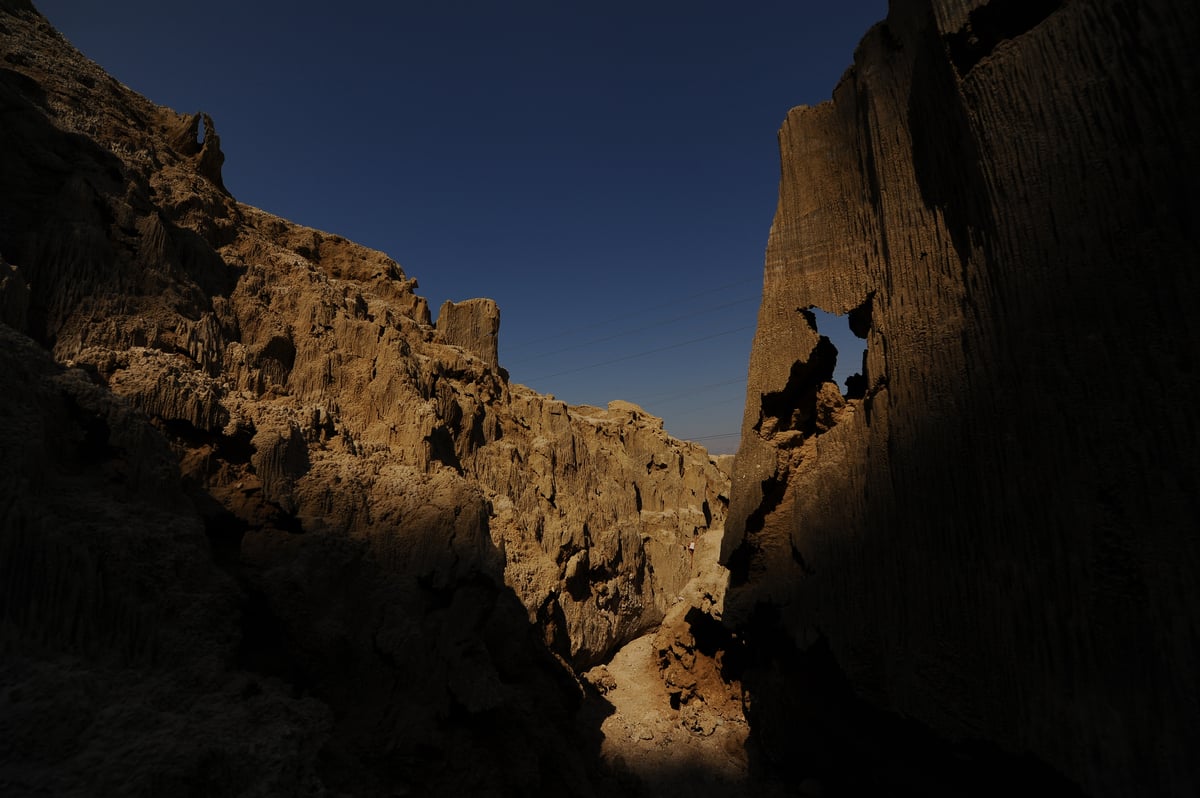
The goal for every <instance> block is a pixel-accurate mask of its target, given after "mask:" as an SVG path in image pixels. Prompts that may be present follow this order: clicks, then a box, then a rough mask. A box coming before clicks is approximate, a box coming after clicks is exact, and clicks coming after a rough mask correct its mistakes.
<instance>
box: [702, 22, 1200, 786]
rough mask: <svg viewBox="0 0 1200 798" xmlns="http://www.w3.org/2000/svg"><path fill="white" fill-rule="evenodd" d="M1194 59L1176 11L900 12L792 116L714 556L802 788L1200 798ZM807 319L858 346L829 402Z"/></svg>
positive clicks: (760, 699)
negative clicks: (723, 533) (816, 99)
mask: <svg viewBox="0 0 1200 798" xmlns="http://www.w3.org/2000/svg"><path fill="white" fill-rule="evenodd" d="M1198 33H1200V25H1198V14H1197V11H1196V6H1195V5H1194V4H1187V3H1175V2H1165V1H1163V0H1157V1H1151V2H1138V3H1133V2H1121V1H1119V0H1096V1H1095V2H1063V3H1059V2H1045V3H1019V2H1015V0H991V2H982V1H981V0H972V1H970V2H967V1H964V2H952V1H949V0H903V1H901V0H896V2H893V3H892V4H891V12H890V14H889V16H888V19H887V21H886V22H884V23H882V24H880V25H878V26H876V27H875V28H874V29H873V30H872V31H871V32H870V33H869V34H868V35H867V37H866V38H865V39H864V40H863V42H862V44H861V45H860V47H859V50H858V51H857V53H856V56H855V63H854V66H853V68H852V69H851V70H849V71H848V72H847V73H846V75H845V77H844V78H843V80H842V81H841V83H840V84H839V85H838V87H837V89H836V91H835V93H834V96H833V100H832V102H828V103H824V104H822V105H820V106H817V107H812V108H809V107H804V108H797V109H794V110H793V111H792V112H791V113H790V114H789V115H788V117H787V120H786V121H785V123H784V126H783V129H782V130H781V132H780V149H781V154H782V161H783V175H782V181H781V184H780V197H779V206H778V211H777V213H776V217H775V221H774V225H773V227H772V230H771V236H770V242H769V246H768V251H767V258H766V274H765V280H764V297H763V303H762V307H761V310H760V313H759V322H758V332H757V335H756V338H755V343H754V348H753V352H752V356H751V364H750V384H749V387H748V391H747V403H746V414H745V419H744V424H743V430H742V444H741V450H740V451H739V454H738V459H737V462H736V465H735V467H734V472H735V475H736V476H735V482H734V489H733V490H734V495H733V505H732V508H731V517H730V521H729V524H728V525H727V537H726V541H725V550H724V557H725V558H726V560H727V561H728V562H729V563H730V567H731V569H732V571H733V583H734V584H733V588H732V589H731V593H730V597H729V600H728V606H727V608H726V609H727V616H728V617H729V618H730V619H731V620H732V622H733V623H734V624H735V625H736V626H738V627H739V628H740V629H741V630H742V631H743V632H744V634H745V636H746V637H747V638H750V639H751V641H752V642H751V646H752V648H754V649H755V652H756V653H755V654H753V655H752V659H753V660H754V661H755V662H756V664H755V665H754V666H753V667H752V668H751V669H750V671H748V672H747V673H746V674H745V679H746V683H747V685H748V689H749V690H750V692H751V694H752V695H757V699H756V700H754V701H753V703H752V707H754V712H753V713H752V716H751V721H752V724H753V727H754V729H755V731H756V733H757V735H758V736H759V737H760V739H761V740H762V741H763V742H764V744H765V745H767V747H768V748H769V749H770V750H771V751H772V752H773V754H774V757H775V759H776V761H778V762H781V763H784V762H787V763H790V765H791V766H792V767H794V768H795V770H796V772H797V773H808V774H818V775H820V776H821V777H822V778H825V779H827V780H829V782H830V783H831V784H833V783H837V784H841V785H842V786H843V788H845V789H862V790H864V791H866V792H871V791H873V790H876V789H879V786H880V785H881V784H891V785H892V786H891V787H890V788H889V789H891V790H893V791H900V792H906V791H907V792H911V793H914V794H930V793H936V792H938V791H939V790H942V791H945V792H947V793H959V792H961V789H962V786H961V784H960V783H957V782H954V781H953V779H952V778H951V775H949V771H951V770H953V769H954V767H956V766H955V765H954V764H953V762H951V761H950V760H952V759H953V758H954V757H960V758H961V762H960V764H961V767H962V768H964V769H965V770H964V772H967V773H969V772H972V771H973V772H974V774H975V776H976V777H977V779H978V781H977V783H975V784H974V785H973V786H972V787H971V788H970V790H969V791H970V792H973V793H974V794H982V793H986V792H989V791H994V792H997V793H1001V794H1011V793H1012V792H1014V791H1015V792H1018V793H1019V792H1021V791H1023V790H1025V789H1027V788H1028V785H1027V784H1024V782H1022V781H1021V779H1023V778H1025V776H1022V775H1020V772H1021V770H1020V769H1021V766H1022V763H1024V764H1029V765H1030V767H1031V770H1030V772H1029V773H1028V774H1026V775H1027V776H1028V778H1029V779H1030V780H1031V781H1035V782H1036V781H1038V780H1039V779H1040V780H1042V781H1043V783H1045V782H1046V781H1052V780H1053V778H1054V777H1053V775H1052V774H1051V773H1050V772H1049V771H1039V770H1038V768H1037V767H1035V766H1034V765H1033V764H1032V763H1033V761H1034V760H1036V761H1037V762H1040V763H1042V764H1043V765H1045V766H1048V768H1049V769H1050V770H1052V771H1057V772H1058V773H1059V774H1062V775H1063V776H1065V777H1066V779H1067V780H1068V781H1070V782H1073V783H1074V784H1075V785H1076V786H1077V787H1078V788H1081V789H1082V790H1083V791H1085V792H1086V793H1087V794H1090V795H1098V796H1099V795H1112V796H1116V795H1134V794H1153V795H1179V796H1183V795H1194V794H1196V793H1197V792H1198V791H1200V773H1198V771H1197V765H1196V758H1195V752H1196V751H1197V750H1200V723H1198V722H1197V718H1200V692H1198V690H1197V682H1196V679H1195V673H1196V671H1197V666H1198V664H1200V663H1198V660H1197V657H1198V654H1200V651H1198V650H1197V642H1198V641H1200V591H1198V590H1197V587H1196V580H1195V575H1196V573H1197V567H1198V566H1200V547H1198V545H1197V538H1196V536H1195V529H1196V528H1197V526H1198V519H1200V507H1198V505H1197V496H1198V495H1200V494H1198V493H1197V485H1198V484H1200V483H1198V481H1197V480H1198V477H1200V473H1198V471H1200V469H1198V467H1197V464H1198V462H1200V461H1198V459H1197V457H1196V451H1197V443H1198V442H1200V441H1198V438H1200V435H1198V430H1197V424H1196V416H1195V414H1194V413H1193V412H1192V410H1191V409H1190V407H1189V405H1188V402H1187V401H1186V397H1190V396H1193V395H1195V394H1196V392H1197V389H1198V388H1200V377H1198V375H1197V371H1196V362H1197V361H1196V356H1197V350H1198V345H1200V327H1197V316H1196V314H1195V312H1194V310H1193V309H1192V304H1193V302H1194V300H1195V298H1196V297H1197V296H1198V295H1200V284H1198V282H1197V280H1198V277H1197V270H1196V269H1195V268H1194V267H1193V265H1194V263H1195V260H1196V251H1197V231H1200V213H1198V208H1197V201H1196V195H1195V191H1194V185H1195V183H1196V179H1197V177H1198V176H1200V168H1198V167H1200V163H1198V161H1200V142H1198V141H1197V131H1198V130H1200V117H1198V114H1197V109H1198V108H1200V106H1198V105H1197V103H1196V102H1195V99H1194V94H1195V90H1196V88H1197V86H1198V80H1197V78H1198V75H1197V70H1196V66H1195V64H1196V61H1195V58H1194V56H1193V54H1192V52H1191V49H1192V44H1193V43H1194V41H1195V40H1196V36H1197V34H1198ZM814 306H815V307H819V308H822V309H824V310H826V311H830V312H834V313H838V314H849V316H850V324H851V327H852V328H853V329H855V331H856V332H857V333H858V334H859V335H860V336H862V337H864V338H865V339H866V342H867V353H866V357H865V361H866V362H865V372H864V374H863V377H864V378H865V379H863V380H862V381H861V382H860V384H859V385H857V386H855V390H853V391H851V392H849V393H848V395H847V396H842V395H841V392H840V391H839V389H838V387H837V386H835V385H834V384H833V383H832V382H830V375H831V373H832V364H833V358H834V357H836V352H835V351H834V350H833V348H832V347H831V346H830V345H829V343H828V341H827V340H826V339H824V338H822V337H821V335H820V331H819V330H817V329H816V323H815V318H814V317H813V316H812V315H811V314H810V313H809V312H808V309H810V308H812V307H814ZM843 680H844V681H843ZM813 695H822V696H824V697H823V698H822V699H821V700H819V701H818V700H813V698H812V696H813ZM855 698H857V699H861V700H862V701H863V702H865V703H855V702H854V699H855ZM857 712H860V713H861V715H862V717H867V716H871V717H876V719H877V721H878V724H879V725H878V726H877V731H878V732H879V734H880V735H882V736H880V737H875V738H872V737H871V736H870V735H869V734H868V733H867V731H866V729H864V728H854V727H853V722H848V720H847V719H848V718H851V717H859V716H858V715H855V714H854V713H857ZM872 713H874V714H872ZM886 713H891V714H886ZM901 717H905V718H909V719H912V720H913V725H911V726H906V725H904V722H901V721H900V718H901ZM888 718H891V720H888ZM889 723H890V724H892V727H893V729H894V732H895V733H890V734H889V733H885V732H884V731H882V730H883V728H884V727H885V726H886V725H887V724H889ZM930 732H933V733H935V734H936V736H940V737H941V738H942V739H943V740H946V741H948V743H949V746H948V747H947V748H946V749H945V751H946V754H947V756H946V757H945V758H943V759H942V760H941V761H940V762H938V763H934V764H933V765H932V766H929V765H930V763H929V762H928V761H927V760H923V759H919V758H909V755H910V753H911V752H912V750H913V749H912V748H911V744H912V743H913V741H916V740H918V739H919V738H921V735H928V734H930ZM921 739H923V738H921ZM1006 757H1007V758H1006ZM1000 774H1004V775H1003V776H1001V775H1000ZM943 777H944V778H945V779H946V781H943V780H942V779H943ZM1056 789H1059V790H1065V789H1068V788H1067V787H1065V786H1062V785H1060V787H1058V788H1056Z"/></svg>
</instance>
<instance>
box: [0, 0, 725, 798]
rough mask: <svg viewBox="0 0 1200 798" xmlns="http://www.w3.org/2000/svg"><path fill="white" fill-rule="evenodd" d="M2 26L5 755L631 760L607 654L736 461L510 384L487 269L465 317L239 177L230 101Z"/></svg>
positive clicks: (444, 776)
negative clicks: (592, 741) (608, 698)
mask: <svg viewBox="0 0 1200 798" xmlns="http://www.w3.org/2000/svg"><path fill="white" fill-rule="evenodd" d="M0 56H2V58H3V62H2V64H0V111H2V112H3V119H4V123H3V125H2V126H0V151H2V152H3V154H4V155H3V158H4V161H3V169H2V170H0V258H2V260H0V314H2V315H0V321H2V322H3V325H0V331H2V332H3V336H4V347H3V356H4V358H5V362H4V364H3V373H4V375H5V376H4V386H3V391H4V403H5V411H4V416H3V417H2V418H0V422H2V424H3V436H4V437H3V440H4V449H3V461H4V467H5V475H6V476H5V479H4V485H3V488H2V490H3V493H2V494H0V507H3V508H4V515H3V526H2V527H0V550H3V551H4V560H3V563H2V565H3V575H4V579H3V584H4V588H3V589H4V593H3V597H4V606H3V611H2V615H3V619H4V626H3V632H2V635H3V636H2V638H0V640H2V643H3V650H4V652H5V665H4V669H5V670H4V673H3V684H4V693H3V701H4V704H3V708H2V710H0V717H3V718H4V734H3V735H0V736H2V737H3V739H4V743H3V744H0V745H2V746H4V748H3V750H2V751H0V762H2V763H3V764H2V765H0V768H2V769H0V783H3V784H5V785H6V789H7V788H9V787H11V788H12V789H13V790H16V791H18V792H21V793H25V792H30V793H32V792H38V791H50V792H54V793H56V794H83V793H86V792H87V791H88V789H89V786H88V785H89V784H93V785H94V784H101V785H104V784H108V783H110V782H108V781H105V780H106V779H108V780H110V781H112V780H122V779H123V780H124V781H123V783H122V789H125V790H127V791H129V792H182V791H184V789H183V787H186V788H187V789H192V790H193V791H194V790H200V791H201V792H203V793H207V794H221V793H232V792H238V791H245V790H249V791H250V792H255V793H259V794H280V793H286V794H291V793H305V794H307V793H309V792H312V793H314V794H315V793H319V792H320V791H321V790H323V789H330V790H343V791H347V792H352V793H367V794H374V792H378V791H379V790H381V789H383V787H382V786H381V785H385V784H386V785H387V789H406V788H408V789H416V790H418V791H421V792H426V793H430V794H433V793H440V794H474V793H482V792H486V791H488V790H495V791H499V792H505V793H511V794H517V793H521V794H534V793H538V792H546V791H549V790H558V791H564V792H573V793H576V794H586V793H588V792H589V791H590V789H591V787H590V786H589V785H593V784H602V783H603V779H604V777H603V775H599V776H598V775H595V774H592V773H590V772H585V771H586V770H587V768H590V767H591V765H590V764H589V761H588V760H587V758H586V756H585V753H584V750H583V749H584V747H583V746H582V745H581V744H580V743H579V740H578V738H577V737H575V736H573V734H574V732H572V731H571V730H572V729H573V728H574V727H573V726H572V724H571V723H570V722H568V720H567V717H568V714H569V713H570V711H571V709H572V707H573V706H575V705H577V704H578V702H579V700H580V698H581V695H582V693H581V690H582V687H581V683H580V682H579V681H578V679H577V678H576V677H575V672H576V671H577V670H581V669H584V668H587V667H591V666H592V665H594V664H596V663H598V662H601V661H603V660H604V659H606V658H608V657H610V656H611V655H612V654H613V653H614V652H615V651H616V650H617V649H618V648H619V647H620V646H622V645H623V644H625V643H628V642H630V641H632V640H634V639H635V638H638V637H640V636H642V635H644V634H645V633H647V632H648V631H651V630H653V629H654V628H656V627H657V625H658V624H659V622H660V621H661V620H662V619H663V618H664V616H665V615H666V613H667V611H668V609H669V608H670V606H671V605H672V604H674V603H675V601H676V596H678V594H679V593H680V592H681V590H682V589H683V587H684V586H685V585H686V584H687V582H688V580H689V578H690V576H691V574H690V573H689V562H688V557H687V552H686V548H685V547H686V544H687V542H688V541H690V540H692V539H694V537H695V536H696V535H697V534H699V533H703V532H707V531H708V530H710V529H711V530H718V529H720V528H721V526H722V524H723V521H724V515H725V511H726V504H727V501H728V499H727V495H726V494H727V486H728V477H727V476H726V475H725V474H724V473H723V472H722V471H721V470H720V469H719V468H718V467H717V465H716V464H715V463H714V461H713V460H711V459H710V458H709V456H708V454H707V452H705V450H704V449H703V448H702V447H700V446H697V445H694V444H690V443H686V442H682V441H677V440H674V439H672V438H670V437H668V436H667V435H666V433H665V432H664V431H663V429H662V424H661V422H660V421H659V420H657V419H654V418H652V417H650V416H648V415H646V414H645V413H644V412H642V411H641V410H640V409H639V408H637V407H636V406H634V405H630V404H627V403H623V402H614V403H612V404H611V405H610V406H609V407H608V408H605V409H601V408H594V407H573V406H568V405H566V404H565V403H563V402H560V401H557V400H555V399H554V398H553V397H548V396H542V395H539V394H537V393H535V392H533V391H531V390H529V389H527V388H525V387H523V386H520V385H515V384H512V383H510V382H509V380H508V375H507V373H506V372H505V371H504V370H503V369H501V368H500V367H499V365H498V363H497V356H496V341H497V335H498V331H499V313H498V310H497V308H496V306H495V304H494V303H492V302H490V301H489V300H478V299H476V300H468V301H467V302H463V303H447V305H446V306H445V307H443V308H442V310H441V312H440V313H439V317H438V319H437V323H436V325H435V324H433V323H432V320H431V317H430V313H429V308H428V305H427V303H426V301H425V300H424V299H423V298H421V297H419V296H418V295H417V294H416V293H415V291H416V288H417V284H416V281H415V280H413V279H410V278H409V277H407V276H406V274H405V273H404V271H403V270H402V269H401V267H400V266H399V265H398V264H397V263H396V262H395V261H393V260H391V259H390V258H388V257H387V256H385V255H383V254H382V253H379V252H375V251H371V250H368V249H366V248H364V247H361V246H359V245H357V244H354V243H352V242H349V241H347V240H345V239H343V238H341V237H339V236H336V235H331V234H328V233H323V232H320V231H317V230H313V229H309V228H304V227H300V226H298V225H295V224H292V223H290V222H287V221H285V220H283V219H279V218H277V217H274V216H272V215H270V214H268V213H265V212H263V211H261V210H258V209H255V208H252V207H249V206H247V205H244V204H242V203H239V202H238V201H237V200H236V199H234V197H233V196H232V195H231V194H230V192H229V191H228V190H227V188H226V187H225V185H224V182H223V179H222V175H221V168H222V164H223V163H224V155H223V154H222V152H221V148H220V138H219V136H218V134H217V132H216V128H215V126H214V122H213V120H212V119H211V118H210V117H209V116H208V115H206V114H203V113H198V114H192V115H181V114H178V113H176V112H174V111H171V110H169V109H166V108H162V107H158V106H155V105H153V104H152V103H150V102H149V101H147V100H146V99H144V98H142V97H140V96H138V95H136V94H135V93H133V92H132V91H130V90H129V89H127V88H126V87H124V86H122V85H120V84H119V83H117V82H116V81H114V80H113V79H112V78H110V77H109V76H107V75H106V74H104V73H103V71H102V70H100V69H99V68H98V67H97V66H96V65H95V64H93V63H91V62H90V61H88V60H87V59H86V58H84V57H83V56H82V55H81V54H79V53H78V52H77V51H75V50H74V49H73V48H72V47H71V46H70V45H69V44H68V43H67V42H66V41H65V40H64V39H63V38H62V37H61V36H60V35H59V34H58V33H57V32H56V31H54V29H53V28H52V27H51V26H50V25H49V23H48V22H47V21H46V20H45V19H43V18H42V17H41V16H40V15H39V14H38V13H37V12H36V11H35V10H34V9H33V7H32V6H31V5H29V4H28V3H24V2H11V1H10V2H4V3H0ZM56 696H65V698H61V699H60V698H56ZM72 696H79V697H81V698H80V700H81V701H82V708H81V709H80V710H79V711H78V712H76V711H74V710H73V709H72V708H71V707H70V703H71V701H72V700H73V699H72V698H71V697H72ZM85 710H86V711H85ZM35 718H36V719H37V722H36V723H33V722H31V719H35ZM244 724H246V725H248V728H250V729H251V730H252V731H253V733H251V732H249V731H248V732H246V733H242V732H241V731H240V730H241V727H242V725H244ZM196 740H205V741H207V742H205V743H204V744H203V745H200V744H197V743H196V742H195V741H196ZM30 752H36V755H33V754H32V753H30ZM26 754H29V755H28V756H27V755H26ZM464 758H465V759H466V760H469V761H471V762H472V767H471V769H469V770H464V769H462V768H461V767H459V766H458V765H457V764H456V763H457V762H459V761H461V760H462V759H464ZM205 779H209V780H210V781H211V783H210V781H205ZM112 783H115V781H112ZM197 784H198V785H200V786H196V785H197ZM181 785H183V786H181ZM205 785H208V786H207V787H206V786H205ZM568 785H573V786H570V787H568ZM177 787H178V788H179V789H176V788H177ZM106 789H107V788H105V789H102V790H101V791H106ZM196 794H200V793H196Z"/></svg>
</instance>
